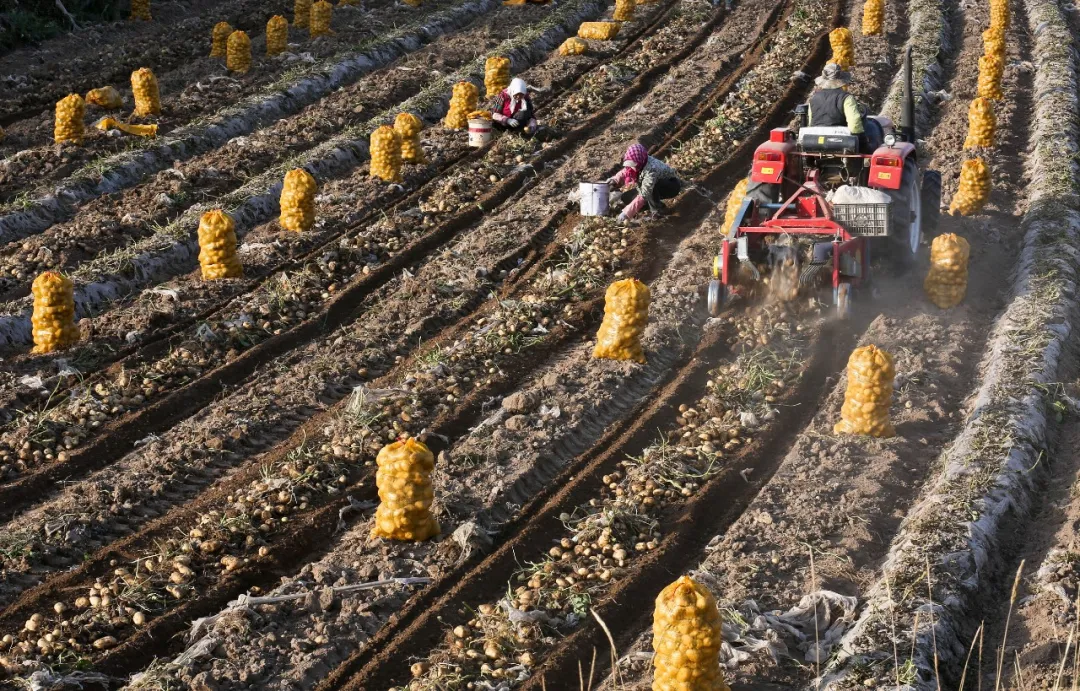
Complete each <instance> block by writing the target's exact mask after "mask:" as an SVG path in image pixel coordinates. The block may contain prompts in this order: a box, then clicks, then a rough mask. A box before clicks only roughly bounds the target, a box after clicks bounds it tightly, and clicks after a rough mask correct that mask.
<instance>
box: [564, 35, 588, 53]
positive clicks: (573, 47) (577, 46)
mask: <svg viewBox="0 0 1080 691" xmlns="http://www.w3.org/2000/svg"><path fill="white" fill-rule="evenodd" d="M588 49H589V44H588V43H586V42H585V41H582V40H581V39H580V38H578V37H577V36H571V37H570V38H568V39H566V40H565V41H563V42H562V45H561V46H559V55H583V54H584V53H585V51H586V50H588Z"/></svg>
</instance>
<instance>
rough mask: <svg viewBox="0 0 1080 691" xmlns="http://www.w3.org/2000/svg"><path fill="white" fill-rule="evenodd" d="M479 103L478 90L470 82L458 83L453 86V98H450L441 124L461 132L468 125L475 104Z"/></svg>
mask: <svg viewBox="0 0 1080 691" xmlns="http://www.w3.org/2000/svg"><path fill="white" fill-rule="evenodd" d="M479 102H480V90H479V89H477V88H476V85H475V84H473V83H472V82H458V83H457V84H454V92H453V96H452V97H451V98H450V110H449V111H447V113H446V119H445V120H444V121H443V124H444V125H446V128H447V129H450V130H463V129H465V128H466V127H467V126H468V125H469V113H471V112H473V111H474V110H476V104H477V103H479Z"/></svg>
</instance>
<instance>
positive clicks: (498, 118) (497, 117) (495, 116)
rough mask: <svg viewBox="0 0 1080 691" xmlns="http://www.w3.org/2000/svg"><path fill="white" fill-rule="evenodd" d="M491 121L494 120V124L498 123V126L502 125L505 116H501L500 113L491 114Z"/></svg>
mask: <svg viewBox="0 0 1080 691" xmlns="http://www.w3.org/2000/svg"><path fill="white" fill-rule="evenodd" d="M491 119H492V120H494V121H495V122H497V123H499V124H502V123H504V122H506V116H505V115H503V114H502V113H492V114H491Z"/></svg>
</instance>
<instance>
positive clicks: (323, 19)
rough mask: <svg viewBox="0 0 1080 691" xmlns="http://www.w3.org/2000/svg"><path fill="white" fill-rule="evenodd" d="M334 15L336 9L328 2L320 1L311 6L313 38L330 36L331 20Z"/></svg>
mask: <svg viewBox="0 0 1080 691" xmlns="http://www.w3.org/2000/svg"><path fill="white" fill-rule="evenodd" d="M333 13H334V7H333V5H331V4H330V3H328V2H326V0H319V2H316V3H315V4H314V5H312V6H311V22H310V23H311V37H312V38H315V37H316V36H329V35H330V33H331V31H330V18H331V16H332V15H333Z"/></svg>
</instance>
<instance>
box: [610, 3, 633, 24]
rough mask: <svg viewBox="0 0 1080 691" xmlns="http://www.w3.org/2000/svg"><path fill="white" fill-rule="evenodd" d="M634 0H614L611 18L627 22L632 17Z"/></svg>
mask: <svg viewBox="0 0 1080 691" xmlns="http://www.w3.org/2000/svg"><path fill="white" fill-rule="evenodd" d="M636 6H637V2H636V0H615V13H614V14H612V15H611V18H612V19H614V20H615V21H617V22H629V21H631V20H632V19H633V18H634V8H635V7H636Z"/></svg>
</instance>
